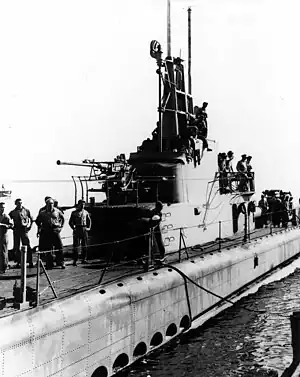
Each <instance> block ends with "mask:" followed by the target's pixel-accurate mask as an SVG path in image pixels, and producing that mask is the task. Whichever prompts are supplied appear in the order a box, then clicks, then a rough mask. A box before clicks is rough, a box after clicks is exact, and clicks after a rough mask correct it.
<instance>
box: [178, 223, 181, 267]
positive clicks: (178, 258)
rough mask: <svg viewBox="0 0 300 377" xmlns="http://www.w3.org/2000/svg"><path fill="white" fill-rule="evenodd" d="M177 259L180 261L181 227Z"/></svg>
mask: <svg viewBox="0 0 300 377" xmlns="http://www.w3.org/2000/svg"><path fill="white" fill-rule="evenodd" d="M178 261H179V263H180V262H181V228H180V229H179V248H178Z"/></svg>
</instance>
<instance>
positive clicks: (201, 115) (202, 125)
mask: <svg viewBox="0 0 300 377" xmlns="http://www.w3.org/2000/svg"><path fill="white" fill-rule="evenodd" d="M207 106H208V103H207V102H203V105H202V107H200V108H198V111H197V113H196V119H197V121H198V122H197V123H198V128H199V131H200V134H201V135H202V136H204V137H205V138H206V137H207V113H206V108H207Z"/></svg>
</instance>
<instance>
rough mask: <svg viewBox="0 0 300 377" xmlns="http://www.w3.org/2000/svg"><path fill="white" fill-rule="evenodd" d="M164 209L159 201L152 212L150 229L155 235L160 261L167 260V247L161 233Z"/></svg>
mask: <svg viewBox="0 0 300 377" xmlns="http://www.w3.org/2000/svg"><path fill="white" fill-rule="evenodd" d="M162 209H163V204H162V202H161V201H157V202H156V204H155V208H154V209H153V210H152V211H151V215H150V216H151V217H150V224H149V225H150V228H151V229H152V231H153V233H154V242H155V243H156V246H157V249H158V251H159V259H160V260H161V261H163V260H164V258H165V253H166V250H165V245H164V243H163V239H162V235H161V231H160V223H161V220H162V212H161V211H162Z"/></svg>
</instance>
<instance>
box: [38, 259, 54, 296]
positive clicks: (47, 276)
mask: <svg viewBox="0 0 300 377" xmlns="http://www.w3.org/2000/svg"><path fill="white" fill-rule="evenodd" d="M40 265H41V267H42V269H43V272H44V274H45V275H46V278H47V280H48V284H49V286H50V288H51V290H52V293H53V295H54V297H55V298H57V294H56V292H55V289H54V287H53V284H52V282H51V280H50V277H49V275H48V274H47V271H46V269H45V266H44V264H43V262H42V261H41V260H40Z"/></svg>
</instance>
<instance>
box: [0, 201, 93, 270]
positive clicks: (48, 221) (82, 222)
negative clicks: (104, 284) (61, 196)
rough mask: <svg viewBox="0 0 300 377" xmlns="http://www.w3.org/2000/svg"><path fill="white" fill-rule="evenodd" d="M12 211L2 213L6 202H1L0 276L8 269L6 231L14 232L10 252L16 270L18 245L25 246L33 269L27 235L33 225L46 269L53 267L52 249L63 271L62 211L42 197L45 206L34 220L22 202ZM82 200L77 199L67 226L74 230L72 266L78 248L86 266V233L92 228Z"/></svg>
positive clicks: (56, 204) (55, 203) (18, 260)
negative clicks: (35, 228)
mask: <svg viewBox="0 0 300 377" xmlns="http://www.w3.org/2000/svg"><path fill="white" fill-rule="evenodd" d="M15 205H16V206H15V208H14V209H13V210H12V211H10V212H9V213H8V214H6V212H5V203H4V202H1V203H0V273H5V271H6V270H7V268H8V230H9V229H12V230H13V242H14V245H13V251H14V261H15V262H16V266H15V267H16V268H18V267H20V263H21V253H20V245H21V243H22V245H23V246H26V247H27V263H29V268H32V267H33V260H32V248H31V245H30V240H29V237H28V233H29V232H30V230H31V228H32V225H33V223H34V222H35V223H36V226H37V237H38V238H39V244H38V249H39V251H40V252H43V251H44V252H45V254H44V258H43V259H44V261H45V262H46V268H47V269H52V268H53V266H54V263H53V262H54V261H53V256H52V250H53V248H54V250H55V256H56V258H55V259H56V265H57V266H60V267H61V268H62V269H64V268H65V263H64V256H63V244H62V240H61V236H60V233H61V230H62V228H63V226H64V224H65V217H64V213H63V211H62V210H61V209H60V208H59V207H58V202H57V201H55V199H53V198H51V197H49V196H47V197H45V205H44V206H43V207H42V208H41V209H40V210H39V213H38V216H37V218H36V219H35V220H34V219H33V217H32V215H31V212H30V211H29V210H28V209H27V208H25V207H24V206H23V203H22V199H20V198H19V199H16V200H15ZM84 207H85V201H84V200H79V201H78V204H77V207H76V209H75V210H74V211H73V212H72V213H71V217H70V220H69V226H70V227H71V228H72V230H73V251H74V252H73V265H74V266H76V265H77V260H78V249H79V246H80V245H81V250H82V256H81V257H82V263H86V252H87V240H88V231H89V230H90V228H91V224H92V223H91V218H90V215H89V213H88V212H87V211H86V210H85V209H84Z"/></svg>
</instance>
